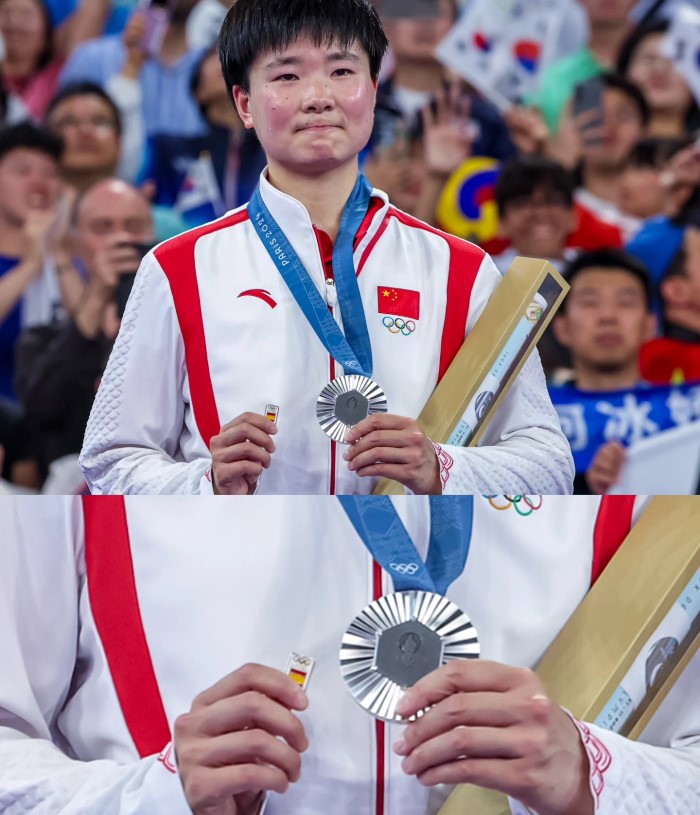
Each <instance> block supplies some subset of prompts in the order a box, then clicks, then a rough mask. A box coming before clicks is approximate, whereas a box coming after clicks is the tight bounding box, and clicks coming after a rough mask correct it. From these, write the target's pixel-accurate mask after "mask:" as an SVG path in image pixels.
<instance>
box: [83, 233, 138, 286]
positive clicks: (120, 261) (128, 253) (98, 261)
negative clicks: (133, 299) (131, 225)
mask: <svg viewBox="0 0 700 815" xmlns="http://www.w3.org/2000/svg"><path fill="white" fill-rule="evenodd" d="M140 265H141V254H140V253H139V251H138V250H137V249H136V248H135V247H134V246H132V245H131V244H130V243H125V242H124V241H123V239H122V238H116V239H114V240H112V241H110V243H109V245H108V246H106V247H105V248H104V249H101V250H99V251H98V252H96V253H95V260H94V264H93V270H94V274H93V275H92V276H91V283H92V284H93V287H96V288H98V289H100V290H101V291H102V292H103V293H104V295H105V296H106V297H108V298H110V297H111V296H112V295H113V294H114V291H115V289H116V288H117V285H118V283H119V277H120V276H121V275H123V274H131V273H133V272H135V271H137V270H138V268H139V266H140Z"/></svg>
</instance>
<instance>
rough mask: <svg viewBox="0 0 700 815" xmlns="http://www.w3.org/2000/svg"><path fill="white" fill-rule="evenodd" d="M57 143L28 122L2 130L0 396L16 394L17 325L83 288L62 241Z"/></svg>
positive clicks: (69, 301)
mask: <svg viewBox="0 0 700 815" xmlns="http://www.w3.org/2000/svg"><path fill="white" fill-rule="evenodd" d="M62 149H63V146H62V144H61V142H60V140H59V139H58V138H57V137H56V136H54V135H52V134H51V133H49V132H48V131H45V130H43V129H42V128H39V127H37V126H36V125H33V124H29V123H24V124H19V125H15V126H14V127H10V128H6V129H5V130H3V131H0V396H5V397H10V398H12V396H13V388H12V380H13V374H14V348H15V342H16V340H17V337H18V335H19V332H20V327H21V326H26V325H37V324H44V323H50V322H52V321H53V320H56V319H58V318H59V317H60V316H61V315H62V313H63V310H64V308H66V309H67V310H68V311H70V309H71V308H72V307H73V306H74V305H75V303H77V301H78V299H79V298H80V295H81V293H82V284H81V282H80V279H79V277H78V275H77V273H76V271H75V269H74V267H73V264H72V262H71V257H70V253H69V252H68V249H67V246H66V243H65V238H66V236H65V229H66V225H67V218H66V212H65V206H66V203H67V202H66V201H65V200H64V201H61V181H60V178H59V161H60V157H61V152H62Z"/></svg>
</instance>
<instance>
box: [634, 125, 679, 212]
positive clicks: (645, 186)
mask: <svg viewBox="0 0 700 815" xmlns="http://www.w3.org/2000/svg"><path fill="white" fill-rule="evenodd" d="M687 147H688V139H687V138H686V139H680V138H678V139H672V138H669V139H657V138H650V139H644V140H643V141H641V142H639V144H637V146H636V147H635V148H634V149H633V150H632V152H631V154H630V157H629V161H628V162H627V167H626V168H625V170H624V172H623V174H622V178H621V180H620V199H619V200H620V210H621V211H622V212H623V213H624V214H625V215H629V216H632V217H633V218H638V219H639V220H641V221H646V220H647V219H649V218H653V217H656V216H660V215H663V214H664V213H666V212H667V211H668V207H669V184H668V181H669V178H668V175H667V166H668V162H669V161H670V159H671V158H672V157H673V156H674V155H676V154H677V153H679V152H680V151H681V150H683V149H685V148H687Z"/></svg>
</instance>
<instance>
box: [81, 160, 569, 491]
mask: <svg viewBox="0 0 700 815" xmlns="http://www.w3.org/2000/svg"><path fill="white" fill-rule="evenodd" d="M260 183H261V192H262V195H263V198H264V200H265V203H266V204H267V206H268V207H269V209H270V211H271V213H272V216H273V217H274V218H275V220H276V221H277V222H278V224H279V225H280V227H281V228H282V229H283V230H284V232H285V233H286V235H287V236H288V237H289V239H290V241H291V242H292V244H293V245H294V248H295V249H296V251H297V253H298V255H299V257H300V258H301V260H302V262H303V263H304V265H305V266H306V268H307V269H308V271H309V274H310V275H311V276H312V278H313V280H314V281H315V283H316V285H317V286H318V287H319V290H320V291H321V293H322V294H323V296H324V299H326V300H327V301H328V302H329V306H330V304H331V303H332V302H333V297H332V294H331V295H329V294H328V287H327V286H326V283H325V280H326V279H327V277H328V274H329V273H328V272H327V271H326V272H324V267H323V260H322V253H321V246H322V243H323V240H322V236H319V235H318V233H317V232H316V231H315V230H314V228H313V225H312V224H311V222H310V220H309V216H308V213H307V211H306V209H305V208H304V207H303V206H302V205H301V204H300V203H299V202H298V201H296V200H295V199H293V198H290V197H289V196H287V195H285V194H283V193H281V192H279V191H278V190H276V189H275V188H273V187H272V186H271V185H270V184H269V183H268V181H267V180H266V178H265V176H264V174H263V176H262V177H261V182H260ZM325 237H326V238H327V236H325ZM354 258H355V266H356V269H357V272H358V281H359V286H360V291H361V295H362V300H363V303H364V306H365V313H366V318H367V325H368V329H369V334H370V339H371V344H372V352H373V359H374V371H373V378H374V379H375V380H376V381H377V382H378V383H379V384H380V385H381V387H382V388H383V390H384V392H385V393H386V395H387V400H388V405H389V410H390V412H391V413H394V414H398V415H402V416H408V417H411V418H416V417H417V416H418V414H419V413H420V411H421V409H422V408H423V406H424V405H425V403H426V402H427V400H428V398H429V397H430V395H431V393H432V391H433V390H434V388H435V385H436V384H437V382H438V381H439V379H440V377H441V376H442V374H443V373H444V371H445V370H446V368H447V367H448V366H449V363H450V362H451V361H452V359H453V358H454V356H455V354H456V353H457V351H458V350H459V348H460V346H461V344H462V342H463V341H464V337H465V335H466V334H467V333H468V332H469V331H470V330H471V328H472V326H473V325H474V323H475V321H476V319H477V317H478V316H479V315H480V313H481V311H482V310H483V308H484V305H485V304H486V302H487V300H488V299H489V297H490V296H491V293H492V292H493V290H494V288H495V287H496V285H497V283H498V281H499V280H500V276H499V273H498V271H497V270H496V267H495V266H494V264H493V262H492V260H491V259H490V257H488V255H486V254H485V253H484V252H483V251H482V250H481V249H479V248H478V247H476V246H474V245H472V244H470V243H467V242H466V241H462V240H459V239H457V238H454V237H452V236H449V235H446V234H445V233H442V232H439V231H437V230H435V229H432V228H430V227H428V226H426V225H425V224H423V223H422V222H420V221H417V220H416V219H414V218H411V217H409V216H408V215H405V214H404V213H402V212H400V211H399V210H396V209H395V208H393V207H391V206H390V205H389V203H388V201H387V199H386V195H384V193H381V192H379V191H377V190H375V191H374V193H373V198H372V203H371V206H370V209H369V212H368V215H367V217H366V218H365V222H364V223H363V225H362V226H361V227H360V230H359V231H358V234H357V239H356V249H355V255H354ZM380 288H381V289H382V290H384V289H387V290H388V289H391V288H399V289H405V290H410V291H412V292H418V294H419V298H420V302H419V309H420V314H419V317H418V318H416V319H415V320H413V323H414V324H415V330H414V331H413V333H408V332H406V333H401V332H399V333H391V332H390V330H389V329H388V328H387V327H386V326H385V325H384V317H385V316H386V315H385V314H382V313H380V312H379V307H378V299H379V293H378V290H379V289H380ZM331 291H332V289H331ZM333 314H334V316H335V318H336V320H337V321H338V322H340V310H339V308H338V307H337V306H335V307H334V308H333ZM401 314H402V312H400V311H399V312H398V315H397V316H399V317H400V316H401ZM342 373H343V371H342V369H341V368H340V367H339V366H337V365H336V363H335V361H334V360H333V358H332V357H331V356H330V355H329V354H328V352H327V351H326V349H325V348H324V346H323V345H322V343H321V342H320V341H319V339H318V337H317V336H316V335H315V333H314V332H313V329H312V328H311V326H310V325H309V324H308V323H307V321H306V318H305V317H304V315H303V313H302V311H301V309H300V308H299V306H298V305H297V304H296V302H295V301H294V299H293V297H292V294H291V292H290V291H289V289H288V288H287V286H286V284H285V282H284V280H283V279H282V277H281V275H280V274H279V272H278V270H277V268H276V266H275V264H274V263H273V262H272V260H271V259H270V257H269V256H268V254H267V251H266V249H265V248H264V246H263V245H262V243H261V241H260V239H259V237H258V235H257V234H256V232H255V230H254V227H253V225H252V224H251V222H250V220H249V218H248V212H247V210H246V209H245V208H243V209H239V210H237V211H234V212H233V213H230V214H228V215H226V216H225V217H223V218H221V219H219V220H218V221H215V222H214V223H212V224H208V225H206V226H204V227H201V228H199V229H195V230H192V231H190V232H186V233H185V234H184V235H180V236H178V237H176V238H173V239H172V240H170V241H167V242H165V243H164V244H161V245H160V246H159V247H157V248H156V249H155V250H154V251H153V252H151V253H149V254H148V255H147V256H146V258H145V260H144V262H143V264H142V267H141V269H140V272H139V274H138V277H137V279H136V283H135V286H134V290H133V294H132V296H131V298H130V301H129V306H128V307H127V310H126V314H125V316H124V320H123V322H122V327H121V331H120V334H119V337H118V338H117V342H116V344H115V347H114V351H113V353H112V356H111V359H110V361H109V364H108V366H107V370H106V372H105V375H104V378H103V380H102V384H101V386H100V389H99V391H98V394H97V398H96V400H95V404H94V406H93V410H92V415H91V417H90V421H89V423H88V427H87V431H86V435H85V441H84V446H83V451H82V455H81V466H82V467H83V470H84V473H85V476H86V479H87V481H88V483H89V485H90V488H91V490H92V491H93V492H96V493H112V494H114V493H119V494H128V493H142V494H143V493H147V494H154V493H198V492H202V493H209V494H211V492H212V485H211V474H210V464H211V457H210V454H209V441H210V439H211V437H212V436H214V435H216V434H217V433H218V432H219V429H220V427H221V426H223V425H224V424H227V423H228V422H230V421H231V420H232V419H234V418H235V417H236V416H239V415H240V414H242V413H244V412H246V411H252V412H254V413H264V412H265V408H266V406H267V405H268V404H272V405H277V406H278V407H279V418H278V428H279V433H278V434H277V435H276V436H275V445H276V447H277V450H276V452H275V454H274V456H273V460H272V465H271V467H270V469H269V470H268V471H266V472H265V473H264V475H263V477H262V478H261V480H260V484H259V487H258V493H259V494H265V493H268V494H300V493H301V494H328V493H369V492H371V491H372V489H373V487H374V486H375V484H376V483H377V479H376V478H361V477H359V476H357V475H356V474H354V473H352V472H351V471H350V470H348V468H347V463H346V462H345V461H344V460H343V458H342V452H343V447H342V446H341V447H338V445H336V444H335V443H334V442H331V441H330V439H329V438H328V437H327V436H326V435H325V434H324V433H323V431H322V430H321V429H320V427H319V425H318V422H317V420H316V411H315V406H316V399H317V397H318V394H319V393H320V391H321V389H322V388H323V387H324V386H325V385H326V384H328V382H329V381H330V380H331V379H333V378H335V377H336V376H340V375H342ZM483 444H484V445H489V446H488V447H487V446H484V447H482V448H480V449H472V450H467V449H464V448H460V447H451V446H450V447H445V448H444V449H443V450H441V451H440V453H439V456H440V462H441V476H442V481H443V485H444V492H445V493H446V494H455V493H471V492H480V493H486V494H496V493H513V494H518V493H550V494H555V493H568V492H571V488H572V483H573V482H572V478H573V464H572V460H571V453H570V449H569V445H568V442H567V441H566V438H565V437H564V436H563V434H562V432H561V429H560V427H559V420H558V418H557V414H556V412H555V411H554V409H553V407H552V404H551V402H550V399H549V395H548V393H547V389H546V385H545V380H544V376H543V373H542V367H541V365H540V362H539V358H538V356H537V354H534V355H533V358H532V359H531V360H530V361H529V362H528V363H527V364H526V365H525V367H524V368H523V370H522V372H521V374H520V376H519V377H518V380H517V382H516V383H515V384H514V386H513V388H512V390H511V392H510V393H509V395H508V397H507V398H506V399H505V400H504V403H503V405H502V406H501V407H500V408H499V410H498V414H497V415H496V416H495V417H494V419H493V420H492V423H491V426H490V428H489V429H488V432H487V433H486V434H485V437H484V442H483Z"/></svg>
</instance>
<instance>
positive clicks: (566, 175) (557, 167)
mask: <svg viewBox="0 0 700 815" xmlns="http://www.w3.org/2000/svg"><path fill="white" fill-rule="evenodd" d="M541 189H544V190H549V191H551V192H558V193H561V195H562V196H563V198H564V200H565V202H566V206H567V207H573V205H574V178H573V175H572V174H571V173H570V172H569V170H567V169H566V167H564V166H563V165H562V164H559V162H557V161H553V160H552V159H548V158H542V157H540V156H518V157H516V158H513V159H510V161H508V162H507V163H506V164H505V165H504V166H503V169H502V171H501V174H500V175H499V177H498V180H497V181H496V189H495V196H496V204H497V206H498V211H499V212H500V213H501V215H502V214H503V213H504V212H505V211H506V210H507V209H508V204H509V203H510V202H511V201H513V200H514V199H516V198H523V197H525V196H527V197H528V198H529V197H530V196H531V195H532V193H533V192H535V190H541Z"/></svg>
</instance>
